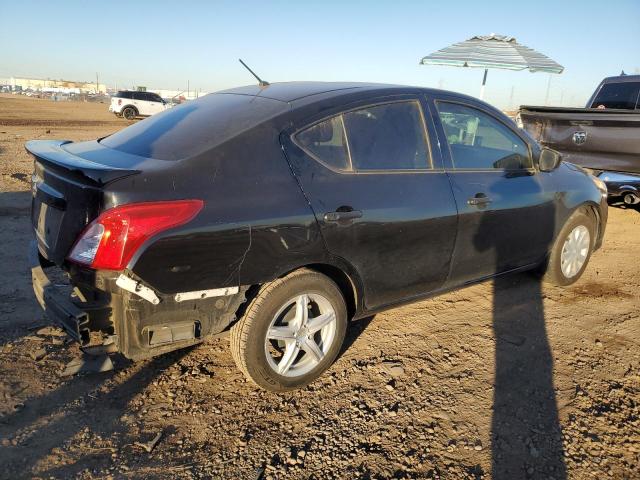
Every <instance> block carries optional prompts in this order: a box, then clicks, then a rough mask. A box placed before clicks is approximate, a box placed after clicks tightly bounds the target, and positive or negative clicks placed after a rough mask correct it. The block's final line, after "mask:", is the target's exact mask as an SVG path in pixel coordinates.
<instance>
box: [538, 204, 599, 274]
mask: <svg viewBox="0 0 640 480" xmlns="http://www.w3.org/2000/svg"><path fill="white" fill-rule="evenodd" d="M595 227H596V225H595V221H594V220H593V218H592V217H591V216H589V215H587V214H586V213H585V212H584V211H578V212H576V213H574V214H573V215H572V216H571V217H570V218H569V220H568V221H567V223H565V225H564V226H563V227H562V230H560V233H559V234H558V236H557V238H556V240H555V242H554V244H553V248H552V249H551V253H550V254H549V257H548V259H547V261H546V263H545V265H544V266H543V269H542V271H543V277H542V280H543V281H544V282H546V283H550V284H552V285H558V286H566V285H571V284H573V283H575V282H577V281H578V279H579V278H580V277H581V276H582V274H583V273H584V271H585V269H586V268H587V265H588V263H589V259H590V258H591V253H592V252H593V246H594V243H595V239H596V228H595Z"/></svg>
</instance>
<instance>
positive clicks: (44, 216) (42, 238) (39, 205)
mask: <svg viewBox="0 0 640 480" xmlns="http://www.w3.org/2000/svg"><path fill="white" fill-rule="evenodd" d="M63 215H64V212H63V211H61V210H58V209H57V208H55V207H52V206H51V205H47V204H46V203H44V202H43V201H41V200H40V199H39V198H38V197H35V198H34V199H33V208H32V224H33V228H34V230H35V233H36V236H37V237H38V243H39V246H40V251H41V253H42V254H43V255H44V256H45V258H47V259H48V258H49V253H50V252H52V251H54V250H55V248H56V244H57V242H58V237H59V234H60V226H61V224H62V217H63Z"/></svg>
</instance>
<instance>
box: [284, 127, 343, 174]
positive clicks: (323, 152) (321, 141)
mask: <svg viewBox="0 0 640 480" xmlns="http://www.w3.org/2000/svg"><path fill="white" fill-rule="evenodd" d="M296 140H297V141H298V143H299V144H300V146H302V147H303V148H304V149H305V150H306V151H307V152H309V153H310V154H311V155H312V156H313V157H315V158H316V159H317V160H319V161H320V162H321V163H324V164H325V165H326V166H328V167H330V168H335V169H338V170H350V169H351V162H350V161H349V152H348V150H347V140H346V137H345V134H344V123H343V121H342V115H338V116H337V117H332V118H330V119H328V120H325V121H323V122H320V123H316V124H315V125H313V126H312V127H309V128H307V129H306V130H303V131H302V132H300V133H299V134H298V135H297V136H296Z"/></svg>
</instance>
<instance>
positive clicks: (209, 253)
mask: <svg viewBox="0 0 640 480" xmlns="http://www.w3.org/2000/svg"><path fill="white" fill-rule="evenodd" d="M278 134H279V127H278V125H277V124H274V123H271V122H270V123H268V124H264V125H260V126H258V127H256V128H254V129H252V130H250V131H248V132H245V133H243V134H241V135H239V136H237V137H235V138H233V139H232V140H230V141H228V142H226V143H224V144H222V145H220V146H218V147H216V148H215V149H213V150H211V151H209V152H206V153H204V154H202V155H199V156H198V157H194V158H191V159H188V160H181V161H174V162H160V166H159V167H156V168H154V169H149V170H147V171H145V172H144V173H143V174H141V175H137V176H135V177H130V178H127V179H124V180H122V181H119V182H117V183H114V184H113V185H111V186H110V188H109V191H108V194H107V195H105V198H106V203H107V205H106V206H107V207H108V206H114V205H117V204H122V203H131V202H138V201H153V200H171V199H187V198H196V199H203V200H204V202H205V206H204V209H203V210H202V211H201V212H200V213H199V214H198V216H197V217H196V218H195V219H194V220H192V221H191V222H190V223H189V224H187V225H185V226H183V227H179V228H177V229H173V230H170V231H167V232H164V233H162V234H161V235H159V236H157V237H154V238H152V239H151V240H149V241H148V242H147V243H146V244H145V245H143V247H142V248H141V249H140V250H139V251H138V252H137V254H136V256H134V258H133V259H132V260H131V262H130V265H129V269H130V270H132V271H133V273H135V274H136V275H137V276H138V277H140V278H141V279H142V280H144V281H145V282H147V283H148V284H149V285H150V286H152V287H153V288H155V289H157V290H159V291H160V292H162V293H167V294H168V293H178V292H185V291H196V290H206V289H212V288H221V287H228V286H236V285H238V286H239V285H253V284H259V283H263V282H265V281H268V280H272V279H274V278H277V277H278V276H280V275H282V274H284V273H286V272H288V271H290V270H292V269H294V268H296V267H297V266H299V265H304V264H308V263H313V262H320V261H323V260H324V259H325V250H324V248H323V244H322V242H321V239H320V236H319V232H318V228H317V225H316V221H315V218H314V216H313V213H312V211H311V209H310V206H309V205H308V203H307V202H306V200H305V198H304V196H303V194H302V192H301V190H300V188H299V186H298V184H297V182H296V181H295V179H294V178H293V176H292V174H291V171H290V169H289V166H288V163H287V161H286V159H285V157H284V154H283V152H282V149H281V147H280V143H279V140H278ZM162 164H164V165H162Z"/></svg>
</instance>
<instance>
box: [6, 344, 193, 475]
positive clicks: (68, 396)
mask: <svg viewBox="0 0 640 480" xmlns="http://www.w3.org/2000/svg"><path fill="white" fill-rule="evenodd" d="M191 350H192V348H186V349H182V350H180V351H176V352H172V353H168V354H165V355H162V356H159V357H156V358H154V359H152V360H150V361H149V362H148V363H146V364H144V365H142V366H140V368H139V369H138V370H137V371H136V372H135V373H133V374H131V375H130V376H129V378H127V379H126V380H125V381H123V382H121V383H116V382H115V378H114V377H115V376H116V375H117V374H118V371H112V372H109V373H105V374H94V375H88V376H78V377H75V378H73V379H72V380H70V381H68V382H67V383H66V384H64V385H63V386H61V387H60V388H58V389H56V390H54V391H52V392H50V393H48V394H46V395H43V396H41V397H37V398H34V399H31V400H29V401H28V402H26V403H25V406H24V408H22V409H21V410H19V411H17V412H15V413H13V414H10V415H7V416H5V417H3V418H2V420H1V421H0V436H1V437H3V438H7V437H9V435H8V434H14V433H15V432H16V431H17V430H21V429H24V428H28V427H29V426H30V425H33V424H34V423H36V422H38V421H39V419H42V418H46V417H49V418H51V420H50V421H49V422H48V423H41V424H40V425H39V426H38V427H36V428H35V429H34V428H31V429H29V430H30V432H31V433H30V434H29V435H28V436H27V437H26V438H22V439H21V441H20V442H19V443H18V445H11V446H3V447H2V453H1V454H0V463H1V464H2V465H3V467H2V470H3V472H2V473H0V478H18V477H21V476H22V475H24V474H28V473H30V472H32V470H33V469H34V468H35V467H36V466H37V464H38V463H39V462H40V461H42V460H43V459H44V458H46V457H47V456H48V455H50V454H51V453H52V451H55V449H56V448H60V447H61V446H63V445H64V444H65V443H67V442H68V441H70V440H71V439H73V438H74V437H76V436H77V435H79V434H81V433H82V432H83V430H84V429H85V428H86V427H88V428H90V429H91V431H92V433H93V434H96V435H98V436H99V437H101V438H110V437H113V436H114V435H115V436H118V437H124V438H127V425H125V424H124V423H123V421H122V419H121V416H122V414H123V412H125V411H126V409H127V406H128V404H129V402H130V401H131V400H132V399H133V398H134V397H135V396H136V395H138V394H140V393H142V392H143V391H144V390H145V389H146V388H147V387H148V386H149V385H150V384H151V383H152V382H154V381H155V380H156V379H158V377H160V376H161V375H162V374H163V373H164V371H165V370H166V369H168V368H169V367H171V366H172V365H174V364H175V363H177V362H179V361H180V360H181V359H182V358H183V357H185V356H186V355H187V354H189V352H191ZM110 380H114V386H113V387H111V388H110V389H108V387H107V389H105V384H106V383H107V382H109V381H110ZM96 412H100V415H99V418H98V419H97V420H96ZM164 433H165V434H166V433H167V432H164ZM130 443H133V442H130ZM25 449H29V454H28V455H25V454H24V451H25ZM110 453H111V450H110V449H99V448H98V449H96V452H95V454H94V455H93V457H95V459H94V460H95V462H91V461H90V460H89V459H88V458H84V459H83V460H82V461H81V462H74V463H70V464H65V462H61V463H62V464H61V465H59V466H54V467H53V468H51V469H49V470H47V471H43V472H38V475H39V476H42V477H43V478H49V477H55V478H70V477H73V476H75V475H77V474H78V473H80V471H81V470H83V469H85V468H87V466H90V465H91V464H92V463H93V464H94V466H95V464H96V463H97V464H106V463H109V462H110ZM103 466H104V465H103ZM3 475H7V477H3Z"/></svg>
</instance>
